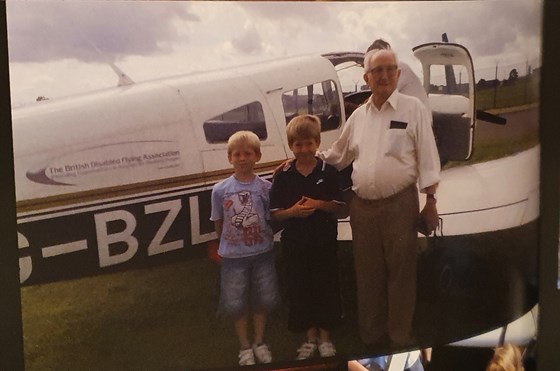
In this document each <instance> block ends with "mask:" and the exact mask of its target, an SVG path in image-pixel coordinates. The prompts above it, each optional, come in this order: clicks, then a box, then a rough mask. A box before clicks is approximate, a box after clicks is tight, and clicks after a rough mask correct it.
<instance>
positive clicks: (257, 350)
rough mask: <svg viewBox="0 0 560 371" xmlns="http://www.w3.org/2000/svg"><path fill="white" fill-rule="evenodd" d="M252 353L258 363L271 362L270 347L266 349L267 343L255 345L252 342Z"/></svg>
mask: <svg viewBox="0 0 560 371" xmlns="http://www.w3.org/2000/svg"><path fill="white" fill-rule="evenodd" d="M253 353H254V354H255V357H257V360H258V361H259V363H270V362H272V353H271V352H270V349H268V345H266V344H261V345H259V346H257V344H253Z"/></svg>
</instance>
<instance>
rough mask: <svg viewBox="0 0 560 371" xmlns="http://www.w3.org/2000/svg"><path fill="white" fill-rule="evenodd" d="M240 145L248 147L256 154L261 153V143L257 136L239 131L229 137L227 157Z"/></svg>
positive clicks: (249, 132)
mask: <svg viewBox="0 0 560 371" xmlns="http://www.w3.org/2000/svg"><path fill="white" fill-rule="evenodd" d="M242 144H245V145H248V146H249V147H251V148H252V149H253V150H254V151H255V153H257V154H259V153H261V141H260V140H259V137H258V136H257V134H255V133H253V132H252V131H248V130H241V131H237V132H235V133H233V134H232V135H231V136H230V137H229V139H228V142H227V151H228V155H231V152H232V151H233V150H234V149H235V148H237V147H238V146H240V145H242Z"/></svg>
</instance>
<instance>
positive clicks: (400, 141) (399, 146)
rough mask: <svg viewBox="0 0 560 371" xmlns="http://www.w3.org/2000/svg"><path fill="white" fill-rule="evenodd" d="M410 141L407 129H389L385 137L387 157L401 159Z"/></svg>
mask: <svg viewBox="0 0 560 371" xmlns="http://www.w3.org/2000/svg"><path fill="white" fill-rule="evenodd" d="M408 140H409V139H408V134H407V132H406V127H404V128H402V127H399V128H393V129H389V130H388V131H387V135H386V137H385V156H390V157H395V158H401V156H402V155H403V154H404V153H405V151H406V147H407V144H408Z"/></svg>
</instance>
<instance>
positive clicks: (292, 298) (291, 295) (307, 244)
mask: <svg viewBox="0 0 560 371" xmlns="http://www.w3.org/2000/svg"><path fill="white" fill-rule="evenodd" d="M301 237H302V238H301V239H299V240H295V241H294V240H287V239H282V252H283V256H284V265H285V272H286V281H287V286H288V302H289V316H288V329H289V330H290V331H292V332H304V331H307V330H308V329H310V328H312V327H319V328H322V329H325V330H329V331H330V330H331V329H333V328H334V327H336V326H337V325H338V324H339V323H340V320H341V304H340V289H339V283H338V278H339V276H338V262H337V242H336V239H330V241H327V242H324V241H323V242H321V241H314V239H313V238H308V237H306V236H301Z"/></svg>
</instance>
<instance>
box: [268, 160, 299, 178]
mask: <svg viewBox="0 0 560 371" xmlns="http://www.w3.org/2000/svg"><path fill="white" fill-rule="evenodd" d="M292 161H294V159H293V158H289V159H287V160H286V161H284V162H282V163H281V164H280V165H278V166H276V169H274V172H273V173H272V177H273V178H274V177H276V174H278V173H279V172H281V171H282V169H284V167H285V166H287V165H289V164H291V163H292Z"/></svg>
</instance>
